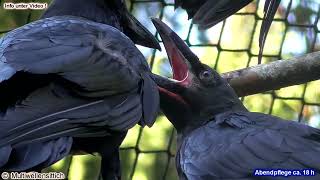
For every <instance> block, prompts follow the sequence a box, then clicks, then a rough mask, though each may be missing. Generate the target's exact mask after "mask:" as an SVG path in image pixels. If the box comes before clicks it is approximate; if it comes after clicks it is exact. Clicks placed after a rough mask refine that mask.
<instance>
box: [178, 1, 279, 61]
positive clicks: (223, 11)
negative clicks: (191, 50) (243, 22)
mask: <svg viewBox="0 0 320 180" xmlns="http://www.w3.org/2000/svg"><path fill="white" fill-rule="evenodd" d="M252 1H253V0H175V7H179V6H181V7H182V8H184V9H186V10H187V13H188V15H189V18H193V19H192V20H193V22H194V23H195V24H199V27H200V28H201V29H207V28H210V27H212V26H214V25H216V24H217V23H219V22H221V21H223V20H225V19H226V18H227V17H229V16H231V15H233V14H234V13H236V12H237V11H239V10H240V9H242V8H243V7H245V6H246V5H248V4H249V3H250V2H252ZM280 1H281V0H265V4H264V20H263V22H262V25H261V29H260V36H259V46H260V49H259V63H260V62H261V57H262V52H263V48H264V44H265V41H266V37H267V34H268V32H269V29H270V26H271V23H272V20H273V18H274V16H275V14H276V11H277V9H278V7H279V5H280Z"/></svg>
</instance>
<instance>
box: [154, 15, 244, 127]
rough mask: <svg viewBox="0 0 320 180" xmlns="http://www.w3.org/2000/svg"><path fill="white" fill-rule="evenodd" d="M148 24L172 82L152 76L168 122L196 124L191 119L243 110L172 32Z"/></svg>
mask: <svg viewBox="0 0 320 180" xmlns="http://www.w3.org/2000/svg"><path fill="white" fill-rule="evenodd" d="M152 21H153V24H154V25H155V27H156V29H157V31H158V32H159V34H160V36H161V39H162V41H163V44H164V46H165V48H166V51H167V54H168V57H169V60H170V63H171V66H172V70H173V79H169V78H164V77H161V76H158V75H154V79H155V81H156V83H157V84H158V86H159V90H160V95H161V101H162V102H163V103H161V109H162V110H163V111H164V113H165V114H166V115H167V117H168V118H169V119H171V120H172V119H173V118H177V117H178V118H182V119H183V120H187V119H188V118H191V119H192V123H196V122H194V121H195V119H197V120H198V121H207V120H208V119H210V118H212V117H213V116H214V115H216V114H218V113H221V112H224V111H228V110H231V109H235V108H241V109H243V108H244V106H243V105H242V103H241V101H240V100H239V99H238V96H237V95H236V93H235V92H234V90H233V89H232V88H231V87H230V85H229V84H228V83H227V82H226V81H225V80H224V79H223V78H222V77H221V76H220V75H219V74H218V73H217V72H216V71H215V70H213V69H212V68H210V67H209V66H207V65H205V64H202V63H201V62H200V60H199V58H198V57H197V56H196V55H195V54H194V53H193V52H192V51H191V50H190V48H189V47H188V46H187V45H186V44H185V42H184V41H183V40H182V39H181V38H180V37H179V36H178V35H177V34H176V33H175V32H174V31H172V30H171V29H170V28H169V27H168V26H167V25H166V24H164V23H163V22H161V21H160V20H158V19H153V20H152ZM176 121H177V120H176ZM200 123H201V122H200ZM175 126H179V125H175ZM180 126H182V125H180Z"/></svg>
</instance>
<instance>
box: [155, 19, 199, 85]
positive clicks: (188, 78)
mask: <svg viewBox="0 0 320 180" xmlns="http://www.w3.org/2000/svg"><path fill="white" fill-rule="evenodd" d="M152 22H153V24H154V26H155V27H156V29H157V31H158V33H159V34H160V36H161V39H162V41H163V44H164V47H165V49H166V52H167V55H168V58H169V60H170V64H171V67H172V71H173V79H174V80H175V82H176V83H177V84H179V85H181V86H185V87H186V86H189V85H191V82H192V73H191V71H190V70H191V69H192V68H193V67H194V66H196V65H197V64H198V63H199V59H198V57H197V56H196V55H195V54H193V53H192V51H191V50H190V48H189V47H188V46H187V45H186V44H185V42H184V41H183V40H182V39H181V38H180V37H179V36H178V35H177V34H176V33H175V32H174V31H173V30H172V29H170V28H169V27H168V26H167V25H166V24H165V23H163V22H162V21H161V20H159V19H156V18H153V19H152Z"/></svg>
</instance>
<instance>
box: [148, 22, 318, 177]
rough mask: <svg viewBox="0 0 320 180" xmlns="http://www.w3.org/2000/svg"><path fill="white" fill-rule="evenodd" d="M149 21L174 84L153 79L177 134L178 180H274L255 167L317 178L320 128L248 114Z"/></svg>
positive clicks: (175, 39)
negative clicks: (261, 175) (309, 173)
mask: <svg viewBox="0 0 320 180" xmlns="http://www.w3.org/2000/svg"><path fill="white" fill-rule="evenodd" d="M153 23H154V24H155V26H156V28H157V30H158V32H159V34H160V36H161V38H162V40H163V43H164V46H165V48H166V50H167V53H168V57H169V59H170V62H171V65H172V69H173V78H174V80H170V79H168V78H164V77H161V76H157V75H154V79H155V81H156V83H157V84H158V86H159V89H160V107H161V109H162V110H163V112H164V114H165V115H166V116H167V117H168V119H169V120H170V121H171V122H172V124H173V125H174V127H175V128H176V129H177V131H178V149H179V150H178V152H177V158H176V165H177V170H178V174H179V176H180V179H190V180H200V179H210V180H212V179H233V180H234V179H277V178H276V177H273V176H266V177H258V176H255V175H254V174H256V175H257V174H259V170H258V169H261V170H271V169H282V170H301V171H300V172H301V173H302V170H303V169H312V171H313V172H314V175H315V176H310V177H291V178H292V179H312V180H316V179H320V156H319V154H320V130H319V129H316V128H312V127H309V126H307V125H304V124H301V123H298V122H294V121H286V120H283V119H281V118H278V117H275V116H271V115H266V114H262V113H254V112H249V111H248V110H247V109H246V108H245V107H244V105H243V104H242V102H241V101H240V100H239V99H238V97H237V95H236V94H235V92H234V90H233V89H232V88H231V87H230V86H229V85H228V83H227V82H226V81H225V80H224V79H223V78H221V76H220V75H219V74H218V73H217V72H216V71H215V70H213V69H211V68H210V67H208V66H207V65H205V64H202V63H201V62H200V60H199V59H198V57H197V56H196V55H195V54H193V53H192V52H191V50H190V49H189V48H188V46H187V45H186V44H185V43H184V42H183V40H181V39H180V38H179V36H178V35H177V34H176V33H174V32H173V31H172V30H171V29H170V28H169V27H168V26H166V25H165V24H164V23H162V22H161V21H160V20H156V19H154V20H153ZM255 170H258V171H255ZM309 172H311V170H309ZM284 178H285V177H283V176H282V178H281V177H280V179H284Z"/></svg>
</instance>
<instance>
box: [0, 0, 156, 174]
mask: <svg viewBox="0 0 320 180" xmlns="http://www.w3.org/2000/svg"><path fill="white" fill-rule="evenodd" d="M132 41H133V42H132ZM134 42H136V43H138V44H141V45H144V46H149V47H154V48H159V44H158V43H157V41H156V39H155V38H154V37H153V36H152V34H151V33H149V32H148V31H147V30H146V29H145V28H143V26H142V25H141V24H140V23H139V22H138V21H137V20H136V19H135V18H134V17H133V16H131V15H130V14H129V12H128V11H127V9H126V7H125V4H124V2H123V1H119V0H114V1H111V0H90V1H89V0H54V1H53V3H52V5H51V6H50V7H49V8H48V10H47V11H46V12H45V13H44V15H43V17H42V19H40V20H38V21H35V22H32V23H30V24H27V25H25V26H23V27H20V28H17V29H15V30H13V31H11V32H9V33H7V34H6V35H5V36H3V37H2V38H0V171H26V170H39V169H41V168H44V167H47V166H49V165H51V164H52V163H54V162H56V161H58V160H60V159H62V158H63V157H65V156H66V155H68V154H70V152H71V151H77V152H78V151H84V152H86V153H93V152H99V153H100V154H101V156H102V170H105V171H102V176H103V178H104V179H117V178H118V177H119V175H120V174H119V173H120V172H119V153H118V148H119V146H120V144H121V142H122V140H123V139H124V137H125V135H126V132H127V130H128V129H129V128H131V127H133V126H134V125H135V124H136V123H139V124H140V125H142V126H144V125H148V126H151V125H152V124H153V123H154V120H155V118H156V115H157V112H158V107H159V96H158V90H157V85H156V84H155V83H154V82H153V80H152V79H151V78H150V76H149V73H150V69H149V67H148V64H147V62H146V60H145V58H144V56H143V55H142V54H141V53H140V51H139V50H138V49H137V48H136V46H135V44H134Z"/></svg>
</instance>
